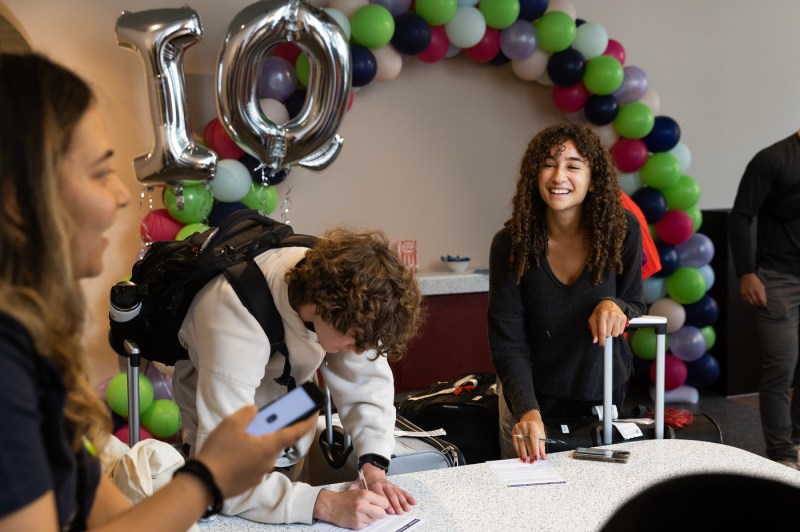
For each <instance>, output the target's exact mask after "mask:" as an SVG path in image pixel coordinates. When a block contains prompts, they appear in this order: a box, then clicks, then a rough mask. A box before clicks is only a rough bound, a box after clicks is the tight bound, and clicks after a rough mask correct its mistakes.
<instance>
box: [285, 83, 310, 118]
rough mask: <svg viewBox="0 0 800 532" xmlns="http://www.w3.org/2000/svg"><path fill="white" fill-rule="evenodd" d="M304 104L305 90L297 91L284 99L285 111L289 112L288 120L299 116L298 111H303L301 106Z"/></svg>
mask: <svg viewBox="0 0 800 532" xmlns="http://www.w3.org/2000/svg"><path fill="white" fill-rule="evenodd" d="M305 103H306V90H305V89H298V90H296V91H294V93H292V95H291V96H289V97H288V98H286V101H285V102H283V105H285V106H286V110H287V111H289V118H294V117H295V116H297V115H299V114H300V111H302V110H303V106H304V105H305Z"/></svg>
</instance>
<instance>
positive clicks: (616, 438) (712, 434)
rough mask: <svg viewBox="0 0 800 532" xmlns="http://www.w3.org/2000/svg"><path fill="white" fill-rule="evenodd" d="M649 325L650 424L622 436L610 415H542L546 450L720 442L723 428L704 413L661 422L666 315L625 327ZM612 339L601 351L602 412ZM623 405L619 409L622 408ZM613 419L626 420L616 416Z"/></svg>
mask: <svg viewBox="0 0 800 532" xmlns="http://www.w3.org/2000/svg"><path fill="white" fill-rule="evenodd" d="M647 327H652V328H654V329H655V332H656V375H655V377H656V378H655V408H654V422H653V424H652V425H644V424H638V427H639V430H641V432H642V435H641V436H636V437H633V438H629V439H625V438H624V437H623V436H622V434H621V433H620V432H619V431H615V430H613V429H614V427H613V424H612V423H613V421H614V419H613V418H612V416H606V415H603V416H602V420H601V421H600V420H598V418H597V417H595V416H585V417H578V418H569V419H545V420H544V421H545V430H546V431H547V435H548V437H549V438H551V439H553V440H555V441H554V442H552V443H547V445H546V449H547V452H548V453H550V452H558V451H568V450H572V449H575V448H577V447H594V446H598V445H608V444H612V443H622V442H625V441H636V440H646V439H664V438H667V439H671V438H681V439H694V440H703V441H710V442H714V443H722V432H721V430H720V428H719V425H718V424H717V422H716V421H715V420H714V419H713V418H711V417H710V416H708V415H706V414H695V415H694V418H693V420H692V423H691V425H687V426H684V427H682V428H677V429H675V428H673V427H671V426H670V425H667V424H665V422H664V357H665V352H666V334H667V319H666V318H664V317H661V316H647V315H645V316H640V317H638V318H634V319H632V320H630V324H629V325H628V327H627V329H628V330H630V329H641V328H647ZM612 349H613V347H612V342H606V344H605V348H604V353H603V409H602V412H610V411H611V412H613V410H614V407H615V405H612V404H611V393H612V380H613V379H612V375H611V373H612V354H613V352H612ZM621 409H622V405H620V407H619V410H620V411H621ZM616 421H620V422H625V418H623V417H618V418H617V419H616Z"/></svg>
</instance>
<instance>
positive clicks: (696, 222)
mask: <svg viewBox="0 0 800 532" xmlns="http://www.w3.org/2000/svg"><path fill="white" fill-rule="evenodd" d="M683 212H685V213H686V214H688V215H689V218H691V219H692V230H693V231H692V232H694V233H696V232H697V231H699V230H700V227H701V226H702V225H703V211H701V210H700V208H699V207H698V206H697V205H693V206H691V207H689V208H688V209H683Z"/></svg>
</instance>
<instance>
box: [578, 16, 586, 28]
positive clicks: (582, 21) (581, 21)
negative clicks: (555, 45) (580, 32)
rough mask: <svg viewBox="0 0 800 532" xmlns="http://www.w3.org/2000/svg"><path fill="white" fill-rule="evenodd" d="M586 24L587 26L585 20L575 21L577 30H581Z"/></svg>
mask: <svg viewBox="0 0 800 532" xmlns="http://www.w3.org/2000/svg"><path fill="white" fill-rule="evenodd" d="M584 24H586V21H585V20H583V19H582V18H576V19H575V27H576V28H580V27H581V26H583V25H584Z"/></svg>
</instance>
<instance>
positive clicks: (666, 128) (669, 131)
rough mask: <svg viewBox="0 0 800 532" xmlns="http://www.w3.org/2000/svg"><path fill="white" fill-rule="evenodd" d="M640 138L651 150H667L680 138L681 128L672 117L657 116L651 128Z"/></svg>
mask: <svg viewBox="0 0 800 532" xmlns="http://www.w3.org/2000/svg"><path fill="white" fill-rule="evenodd" d="M642 140H643V141H644V143H645V144H646V145H647V149H648V150H649V151H651V152H663V151H669V150H671V149H672V148H674V147H675V146H676V145H677V144H678V142H679V141H680V140H681V128H680V126H678V123H677V122H676V121H675V120H673V119H672V118H670V117H668V116H657V117H656V118H655V120H654V121H653V129H651V130H650V133H648V134H647V135H646V136H645V137H644V138H643V139H642Z"/></svg>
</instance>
